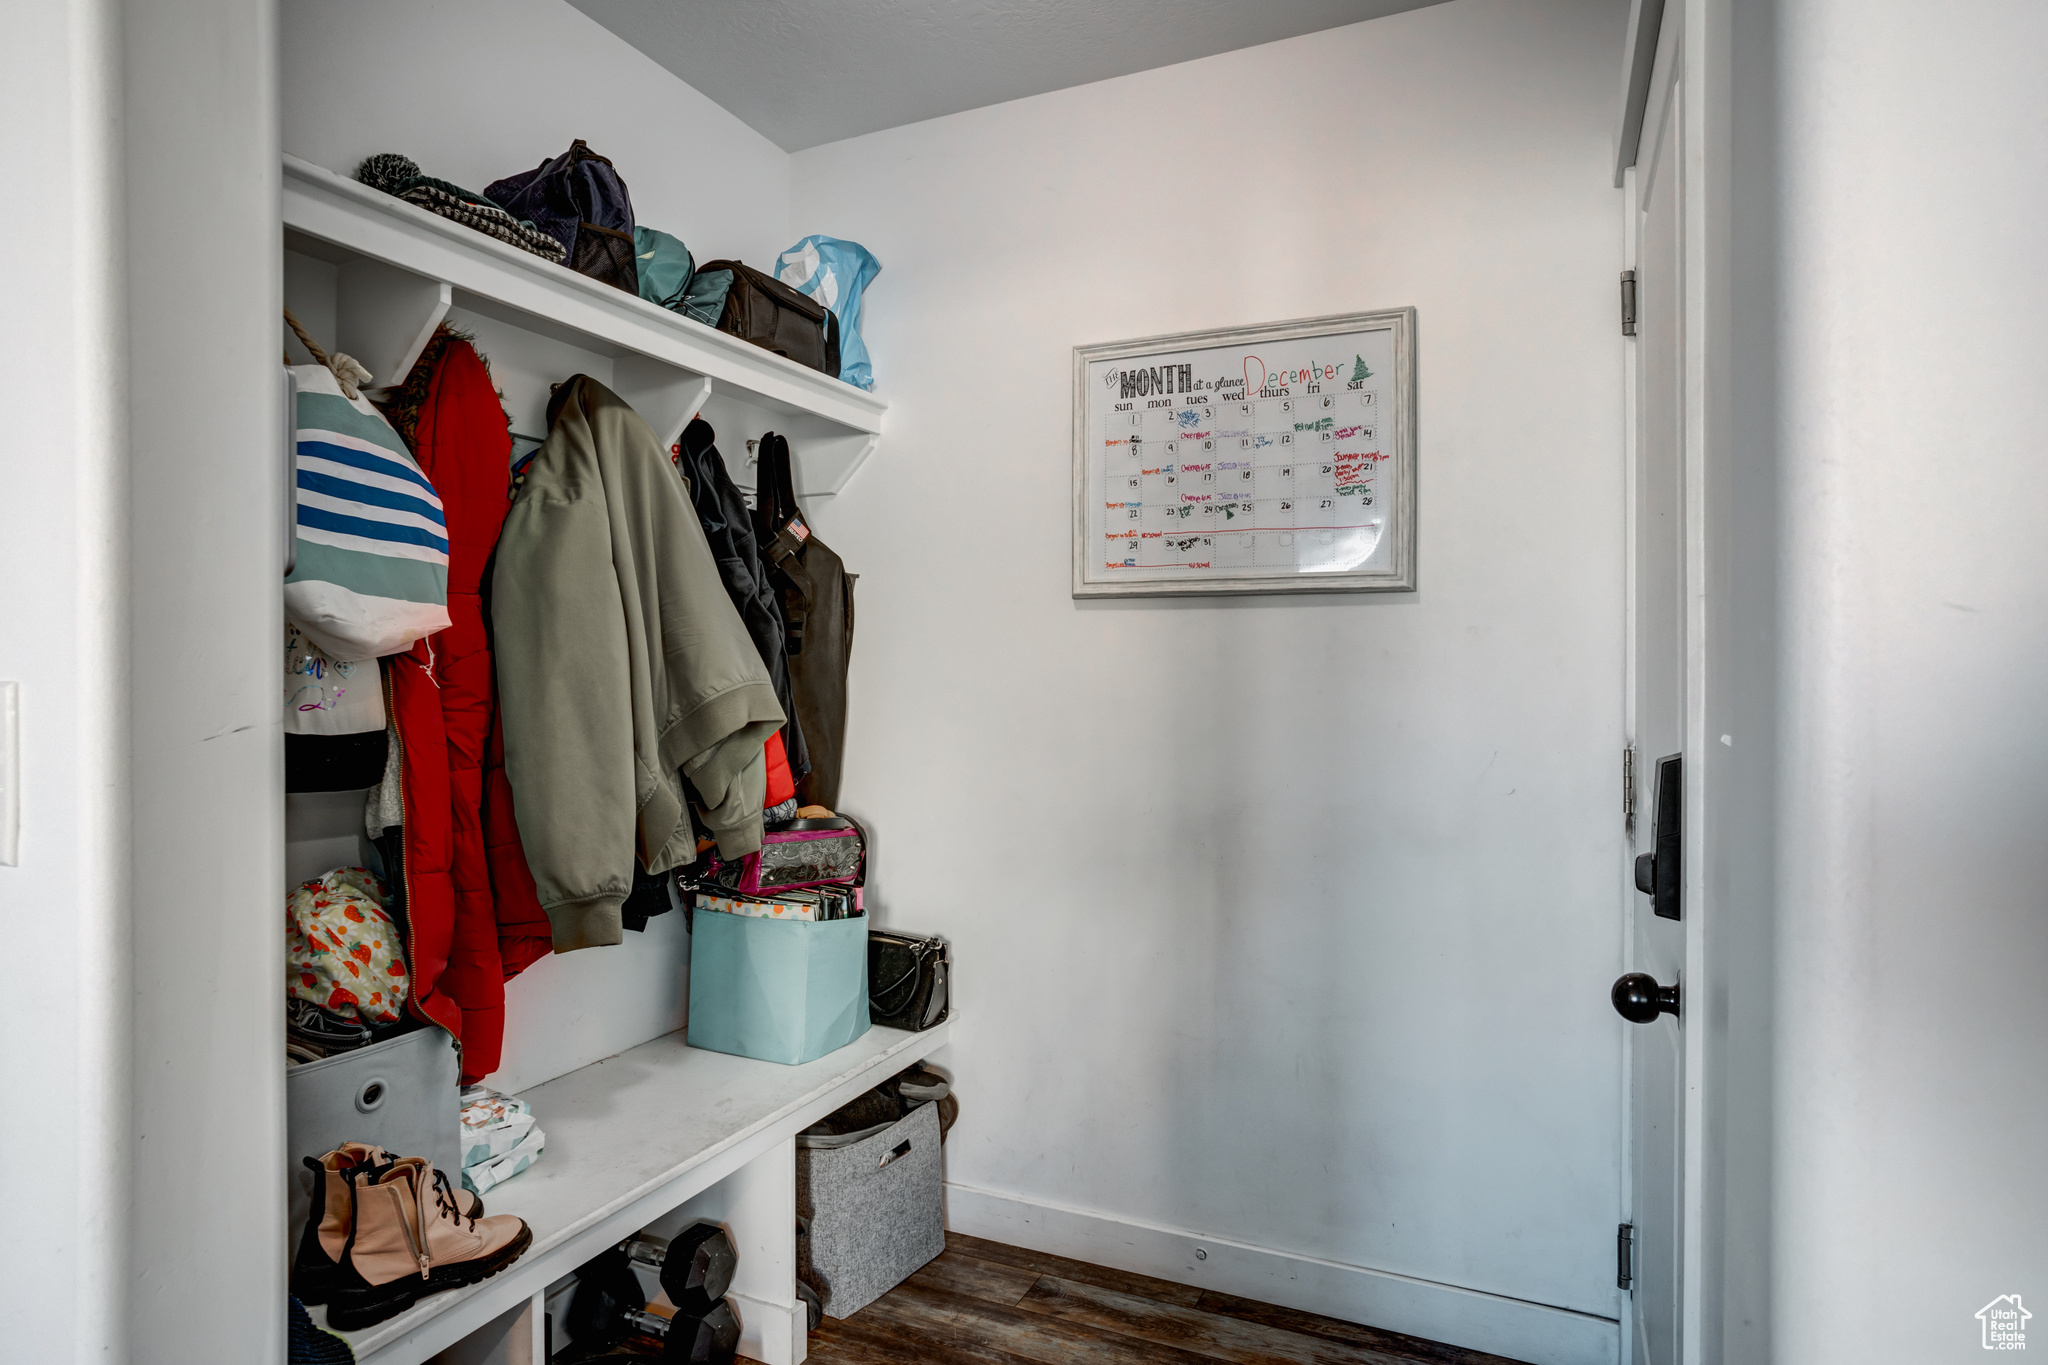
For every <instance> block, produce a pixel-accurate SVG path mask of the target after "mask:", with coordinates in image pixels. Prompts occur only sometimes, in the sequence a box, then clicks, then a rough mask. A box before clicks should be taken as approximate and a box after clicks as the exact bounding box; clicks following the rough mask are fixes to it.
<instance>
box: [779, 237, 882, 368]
mask: <svg viewBox="0 0 2048 1365" xmlns="http://www.w3.org/2000/svg"><path fill="white" fill-rule="evenodd" d="M881 273H882V263H881V262H880V261H878V260H876V259H875V256H874V253H873V252H871V251H869V250H868V249H867V248H866V247H864V246H862V245H861V244H860V243H859V242H849V241H846V240H845V239H843V238H839V237H820V236H810V237H806V238H804V239H803V240H802V241H801V242H798V243H797V244H796V245H795V246H793V247H791V248H790V249H789V250H787V251H785V252H783V253H782V259H781V262H780V263H779V264H778V265H777V266H776V269H775V278H776V279H778V280H781V281H782V282H783V283H784V284H786V285H788V286H790V287H791V288H792V289H794V290H796V291H797V292H798V293H799V294H805V295H808V296H809V297H811V298H814V299H816V300H817V301H818V302H819V303H822V304H824V305H825V306H826V307H827V308H830V309H831V310H832V311H833V313H834V314H835V315H837V317H838V318H839V377H840V378H841V379H843V380H845V381H846V382H847V383H849V384H851V385H853V386H854V387H855V388H858V389H872V388H874V387H875V367H874V366H873V365H872V364H870V363H869V361H868V347H867V343H866V342H864V341H862V340H861V336H860V296H861V294H862V293H863V292H864V291H865V290H866V289H867V287H868V285H870V284H872V283H873V282H874V278H875V276H877V275H879V274H881Z"/></svg>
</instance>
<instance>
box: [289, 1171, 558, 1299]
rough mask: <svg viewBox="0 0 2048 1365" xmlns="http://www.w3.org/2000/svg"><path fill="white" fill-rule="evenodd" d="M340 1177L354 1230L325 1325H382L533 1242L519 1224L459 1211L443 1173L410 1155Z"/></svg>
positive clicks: (499, 1266)
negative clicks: (348, 1192)
mask: <svg viewBox="0 0 2048 1365" xmlns="http://www.w3.org/2000/svg"><path fill="white" fill-rule="evenodd" d="M343 1178H344V1179H345V1180H347V1181H348V1182H349V1184H350V1185H351V1186H352V1187H353V1192H354V1195H355V1200H354V1203H355V1226H354V1227H353V1228H352V1229H351V1230H350V1232H349V1236H348V1241H347V1244H346V1245H345V1247H344V1248H343V1252H342V1270H341V1275H340V1282H339V1283H338V1285H337V1287H336V1288H335V1290H334V1292H333V1294H332V1296H331V1297H330V1298H329V1299H328V1306H327V1323H328V1326H330V1327H334V1328H338V1329H339V1330H341V1331H344V1332H353V1331H356V1330H358V1329H360V1328H364V1327H368V1326H370V1325H371V1324H373V1323H379V1322H382V1321H384V1319H386V1318H388V1317H391V1316H392V1315H394V1314H396V1313H401V1312H403V1311H404V1310H406V1309H407V1308H410V1307H411V1306H412V1305H413V1304H414V1303H416V1302H417V1301H419V1300H420V1299H422V1298H425V1297H426V1296H427V1295H429V1294H438V1293H440V1292H441V1291H442V1290H444V1289H454V1288H457V1287H459V1286H461V1285H465V1284H475V1283H476V1282H477V1281H478V1280H486V1279H489V1278H490V1277H491V1276H493V1275H495V1274H497V1273H498V1272H499V1271H500V1270H503V1269H504V1268H505V1267H506V1266H508V1265H510V1264H512V1262H514V1261H516V1260H518V1259H519V1256H520V1253H521V1252H523V1251H525V1250H526V1248H527V1247H528V1246H529V1245H531V1244H532V1242H533V1234H532V1233H531V1232H530V1231H528V1230H527V1226H526V1221H525V1220H524V1219H522V1218H514V1217H513V1216H511V1215H510V1214H502V1213H501V1214H498V1215H496V1216H495V1217H491V1218H472V1217H469V1216H467V1215H465V1214H463V1213H462V1212H460V1211H459V1209H458V1208H457V1205H456V1199H455V1192H454V1190H453V1188H452V1187H451V1186H450V1184H449V1182H448V1177H447V1175H446V1174H444V1173H443V1172H440V1171H437V1170H435V1169H434V1168H433V1166H432V1165H430V1164H429V1163H428V1162H425V1161H422V1160H421V1159H420V1158H418V1157H416V1156H408V1157H400V1158H398V1160H396V1161H394V1162H392V1163H391V1164H390V1165H389V1166H385V1167H380V1168H377V1169H375V1170H368V1169H365V1168H363V1167H352V1168H350V1169H349V1170H347V1171H345V1172H344V1173H343Z"/></svg>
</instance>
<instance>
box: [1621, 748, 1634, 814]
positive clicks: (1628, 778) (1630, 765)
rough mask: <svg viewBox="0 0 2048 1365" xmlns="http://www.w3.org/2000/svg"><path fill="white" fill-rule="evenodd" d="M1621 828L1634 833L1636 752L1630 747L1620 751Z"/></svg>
mask: <svg viewBox="0 0 2048 1365" xmlns="http://www.w3.org/2000/svg"><path fill="white" fill-rule="evenodd" d="M1621 826H1622V829H1623V830H1624V831H1626V832H1627V833H1629V834H1634V833H1635V832H1636V751H1635V746H1633V745H1630V746H1629V747H1628V748H1626V749H1623V750H1622V751H1621Z"/></svg>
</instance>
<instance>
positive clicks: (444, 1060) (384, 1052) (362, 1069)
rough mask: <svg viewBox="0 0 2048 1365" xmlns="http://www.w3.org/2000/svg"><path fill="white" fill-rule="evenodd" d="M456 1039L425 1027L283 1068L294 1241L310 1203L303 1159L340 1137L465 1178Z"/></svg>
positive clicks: (341, 1140) (309, 1177)
mask: <svg viewBox="0 0 2048 1365" xmlns="http://www.w3.org/2000/svg"><path fill="white" fill-rule="evenodd" d="M460 1062H461V1054H460V1053H459V1052H457V1051H456V1048H455V1040H454V1039H453V1038H450V1037H449V1036H448V1034H447V1031H446V1030H444V1029H439V1028H435V1027H433V1026H432V1025H428V1026H427V1027H426V1028H421V1029H414V1030H413V1031H412V1032H411V1033H406V1034H401V1035H400V1036H398V1037H396V1038H391V1039H387V1040H386V1041H384V1042H381V1043H372V1044H370V1045H369V1046H368V1047H365V1048H358V1049H356V1050H355V1051H354V1052H342V1053H337V1054H336V1055H335V1056H332V1057H323V1058H321V1059H320V1060H319V1061H317V1062H301V1063H300V1064H299V1065H297V1066H290V1067H286V1068H285V1073H284V1097H285V1110H284V1113H285V1120H284V1123H285V1142H286V1148H285V1156H286V1160H287V1163H288V1165H287V1167H286V1172H285V1185H286V1188H287V1190H289V1192H290V1198H291V1241H290V1242H288V1243H286V1245H288V1246H291V1247H293V1248H296V1247H297V1246H298V1244H299V1229H300V1228H302V1227H303V1226H304V1225H305V1222H306V1210H307V1209H308V1208H309V1207H310V1206H311V1204H312V1200H313V1183H312V1173H311V1172H310V1171H308V1170H307V1169H306V1165H305V1163H304V1162H303V1161H301V1160H300V1158H301V1157H309V1156H310V1157H318V1156H322V1155H324V1154H326V1153H328V1152H331V1151H333V1150H334V1149H335V1148H336V1147H339V1146H340V1145H341V1144H342V1143H344V1142H373V1143H375V1144H377V1145H378V1146H379V1147H382V1148H384V1149H385V1150H386V1151H388V1152H390V1153H392V1154H393V1155H394V1156H423V1157H425V1158H426V1159H427V1160H429V1161H431V1162H433V1163H434V1166H435V1169H437V1170H442V1171H446V1172H447V1173H448V1179H449V1181H450V1182H451V1183H453V1182H458V1181H460V1180H461V1179H462V1088H461V1080H462V1069H461V1065H460Z"/></svg>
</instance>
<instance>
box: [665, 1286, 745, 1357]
mask: <svg viewBox="0 0 2048 1365" xmlns="http://www.w3.org/2000/svg"><path fill="white" fill-rule="evenodd" d="M649 1316H652V1315H651V1314H650V1315H649ZM660 1335H661V1358H662V1359H663V1360H665V1361H673V1362H676V1363H677V1365H685V1362H686V1363H687V1365H732V1362H733V1357H735V1356H737V1355H738V1354H739V1352H740V1319H739V1314H737V1313H735V1312H733V1311H732V1305H731V1304H729V1303H727V1302H726V1301H725V1300H724V1299H717V1300H715V1301H713V1302H712V1303H711V1305H710V1306H709V1307H707V1308H704V1309H702V1310H701V1311H696V1312H692V1311H689V1310H684V1309H679V1310H677V1312H676V1315H675V1316H674V1317H673V1318H670V1319H669V1320H668V1326H667V1328H666V1330H664V1331H663V1332H662V1333H661V1334H660Z"/></svg>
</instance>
